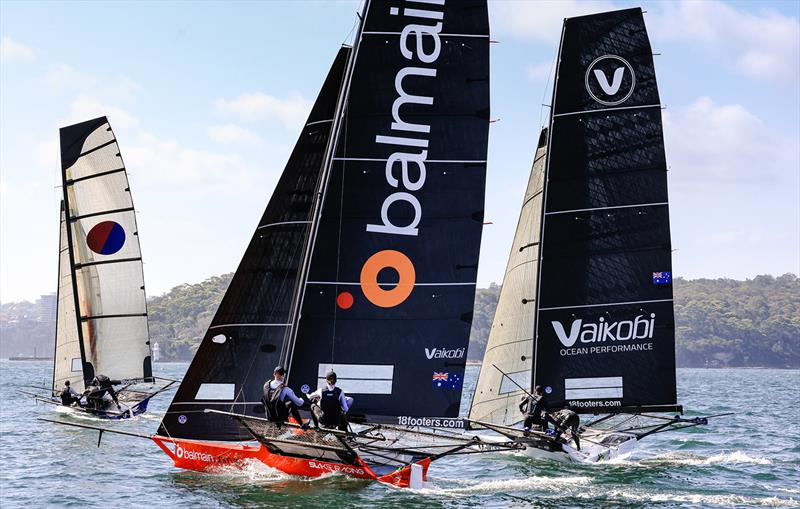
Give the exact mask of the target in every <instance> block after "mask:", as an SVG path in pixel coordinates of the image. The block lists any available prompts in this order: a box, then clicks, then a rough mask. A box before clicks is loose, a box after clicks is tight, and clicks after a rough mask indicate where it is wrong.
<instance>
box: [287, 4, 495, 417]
mask: <svg viewBox="0 0 800 509" xmlns="http://www.w3.org/2000/svg"><path fill="white" fill-rule="evenodd" d="M390 7H391V6H390V5H389V4H388V3H387V2H382V1H381V2H379V1H372V2H368V3H367V7H366V13H365V16H364V22H363V26H364V29H363V33H362V34H361V36H360V38H359V39H358V41H357V53H356V54H355V59H354V66H353V72H352V80H351V81H350V83H349V87H350V88H349V93H348V95H347V98H346V100H347V103H346V107H345V109H344V117H343V119H342V122H341V125H342V128H341V136H340V138H339V139H338V143H336V146H335V151H334V153H333V160H332V166H331V169H330V176H329V178H328V182H327V186H326V191H325V198H324V202H323V208H322V213H321V216H320V219H319V226H318V228H317V232H318V233H317V235H316V237H315V239H314V242H315V245H314V250H313V252H312V256H311V260H310V266H309V271H308V277H307V278H306V281H305V282H304V296H303V304H302V310H301V313H300V320H299V323H298V328H297V331H296V337H297V339H296V342H295V344H294V348H293V357H292V360H291V365H290V370H289V378H290V381H291V382H292V383H294V384H308V385H315V384H318V383H321V379H320V373H321V372H322V371H324V369H325V368H326V367H331V366H342V368H341V372H340V370H336V372H337V375H338V376H339V379H340V382H339V386H340V387H341V388H342V389H343V390H344V391H345V392H347V393H349V394H353V396H354V397H355V398H356V401H357V402H356V404H355V405H354V407H353V408H352V409H351V411H350V412H351V417H354V418H355V417H359V418H363V419H365V420H366V421H369V422H393V423H396V424H397V423H400V424H402V419H403V418H408V417H437V418H442V419H447V418H455V417H457V415H458V406H459V400H460V396H461V389H462V382H463V375H464V365H465V359H466V347H467V343H468V337H469V329H470V324H471V320H472V314H471V311H472V305H473V300H474V292H475V279H476V275H477V262H478V253H479V246H480V237H481V232H482V227H483V225H482V222H483V202H484V195H483V193H484V183H485V171H486V163H485V161H486V148H487V138H488V128H489V69H488V58H489V54H488V53H489V43H488V38H487V37H485V36H486V35H488V15H487V12H486V4H485V2H471V1H463V2H455V3H448V4H447V5H433V4H431V5H426V6H425V8H426V9H428V11H430V12H432V13H436V16H441V20H440V21H431V20H430V19H424V20H423V19H419V18H415V17H413V16H406V15H401V13H402V12H403V11H402V9H401V10H399V11H397V12H396V13H395V14H391V11H392V9H390ZM426 12H427V11H426ZM432 15H433V14H432ZM416 22H420V23H419V24H415V23H416ZM429 22H430V23H429ZM437 23H438V24H437ZM409 24H415V26H416V27H417V29H418V31H419V34H420V35H419V38H418V39H417V40H418V42H419V45H417V46H416V47H415V48H411V46H414V45H411V44H410V45H409V47H404V46H403V44H402V43H401V41H402V40H403V39H402V36H401V35H400V34H402V33H403V32H404V29H406V30H408V28H407V27H408V26H409ZM447 34H470V35H476V36H479V37H475V38H470V39H469V41H470V42H469V44H466V43H465V42H464V40H462V39H461V38H459V37H456V36H450V35H447ZM440 350H441V351H447V352H451V353H450V355H453V356H455V357H454V358H449V359H446V358H443V357H442V356H441V355H438V356H437V354H436V352H439V351H440ZM387 366H391V367H392V369H391V371H390V370H389V368H388V367H387ZM359 370H360V371H361V372H366V373H370V374H369V375H368V377H367V378H368V380H366V381H360V377H357V376H354V375H353V373H355V372H356V371H359ZM323 374H324V373H323ZM412 395H413V396H412Z"/></svg>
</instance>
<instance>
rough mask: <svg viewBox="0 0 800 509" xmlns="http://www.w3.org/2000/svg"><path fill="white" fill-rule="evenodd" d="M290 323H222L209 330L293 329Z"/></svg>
mask: <svg viewBox="0 0 800 509" xmlns="http://www.w3.org/2000/svg"><path fill="white" fill-rule="evenodd" d="M291 326H292V324H290V323H221V324H219V325H212V326H211V327H209V328H208V329H209V330H211V329H219V328H220V327H291Z"/></svg>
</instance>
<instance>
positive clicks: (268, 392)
mask: <svg viewBox="0 0 800 509" xmlns="http://www.w3.org/2000/svg"><path fill="white" fill-rule="evenodd" d="M284 387H286V385H285V384H284V383H283V382H280V383H279V384H278V386H277V387H276V388H274V389H273V388H272V380H270V381H269V382H267V383H265V384H264V400H263V401H264V409H265V411H266V413H267V419H269V420H270V421H273V422H284V421H286V419H287V418H288V417H289V409H288V408H286V405H284V404H283V402H282V401H281V400H280V397H281V391H282V390H283V388H284Z"/></svg>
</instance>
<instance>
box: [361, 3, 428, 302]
mask: <svg viewBox="0 0 800 509" xmlns="http://www.w3.org/2000/svg"><path fill="white" fill-rule="evenodd" d="M437 3H438V4H440V5H439V7H441V6H442V5H443V4H444V1H441V2H437ZM428 7H429V8H430V9H433V8H435V7H434V6H433V5H430V6H428ZM430 9H419V8H403V9H402V17H403V18H406V19H407V20H408V22H407V24H406V26H405V27H404V28H403V30H402V32H401V33H400V37H399V38H398V41H399V50H400V54H402V55H403V57H404V58H405V59H406V60H409V61H411V62H412V65H408V66H406V67H403V68H401V69H400V70H399V71H397V73H396V74H395V76H394V89H395V92H396V94H397V98H396V99H395V100H394V101H393V103H392V107H391V117H392V122H391V123H390V125H389V129H390V131H391V132H390V133H389V134H378V135H376V136H375V143H376V144H378V145H388V146H391V147H392V149H391V150H392V154H390V155H389V156H388V158H387V159H386V165H385V176H386V182H387V184H389V186H390V187H392V188H394V189H396V191H394V192H392V193H391V194H389V195H388V196H387V197H386V198H385V199H384V201H383V204H382V205H381V210H380V222H379V223H378V224H367V225H366V231H367V232H369V233H377V234H383V235H401V236H410V237H417V236H418V235H419V228H418V227H419V224H420V221H421V220H422V204H421V203H420V201H419V199H418V198H417V197H416V196H415V194H414V193H415V192H418V191H420V190H421V189H422V187H423V186H424V185H425V179H426V175H427V173H426V168H425V162H426V160H427V158H428V148H429V147H428V144H429V139H428V138H429V135H430V132H431V126H430V125H429V124H425V123H421V122H419V120H417V119H418V118H419V112H418V111H414V112H413V113H412V114H411V115H409V112H408V109H409V105H410V106H432V105H433V102H434V98H433V97H432V96H427V95H417V94H415V93H414V92H413V91H414V90H415V89H419V88H424V89H426V90H430V89H432V88H433V87H432V86H431V80H434V79H436V76H437V69H436V67H435V64H436V61H437V59H438V58H439V54H440V53H441V49H442V43H441V39H440V37H439V33H440V32H441V31H442V21H443V19H444V12H443V11H441V10H430ZM389 14H390V15H391V16H400V15H401V9H400V8H399V7H390V8H389ZM402 110H406V116H405V117H404V116H403V111H402ZM400 218H402V219H400ZM384 269H391V270H393V271H394V272H396V273H397V276H398V280H397V283H396V284H394V286H393V287H392V288H390V289H386V288H384V287H386V286H392V285H390V284H387V283H379V282H378V274H379V273H380V272H381V271H383V270H384ZM415 282H416V270H415V268H414V263H413V262H412V261H411V259H410V258H409V257H408V256H407V255H406V254H405V253H402V252H400V251H396V250H393V249H386V250H381V251H378V252H376V253H375V254H373V255H372V256H370V257H369V258H368V259H367V260H366V262H365V263H364V265H363V266H362V268H361V277H360V281H359V284H360V286H361V291H362V292H363V294H364V296H365V297H366V298H367V300H369V301H370V302H371V303H372V304H374V305H376V306H379V307H383V308H391V307H395V306H398V305H400V304H402V303H403V302H405V301H406V299H408V297H409V296H410V295H411V292H412V291H413V290H414V284H415Z"/></svg>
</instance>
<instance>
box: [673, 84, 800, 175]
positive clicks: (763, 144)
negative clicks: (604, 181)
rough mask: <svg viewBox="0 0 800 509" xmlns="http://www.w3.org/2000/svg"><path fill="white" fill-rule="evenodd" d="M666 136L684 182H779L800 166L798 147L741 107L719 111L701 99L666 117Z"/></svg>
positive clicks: (704, 99)
mask: <svg viewBox="0 0 800 509" xmlns="http://www.w3.org/2000/svg"><path fill="white" fill-rule="evenodd" d="M664 131H665V137H666V146H667V150H668V152H667V154H668V156H669V163H670V167H671V168H672V169H674V170H677V171H678V172H679V173H678V174H679V175H680V179H681V180H686V179H688V180H690V181H707V182H714V183H717V184H720V183H726V182H728V183H729V182H731V181H733V180H737V181H740V182H768V181H776V180H782V179H784V178H786V177H789V176H791V175H793V172H796V171H797V168H798V165H800V161H798V153H799V152H800V148H798V141H797V140H796V139H792V138H790V137H786V136H782V135H779V134H777V133H775V132H773V131H771V130H770V129H769V126H768V125H767V124H765V123H764V122H763V121H762V120H761V119H759V118H758V117H757V116H755V115H754V114H752V113H751V112H750V111H748V110H747V109H746V108H745V107H744V106H741V105H739V104H723V105H719V104H716V103H715V102H714V101H713V100H711V99H710V98H708V97H700V98H698V99H697V100H695V101H694V102H693V103H691V104H690V105H689V106H687V107H684V108H677V109H676V110H667V111H665V114H664Z"/></svg>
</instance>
